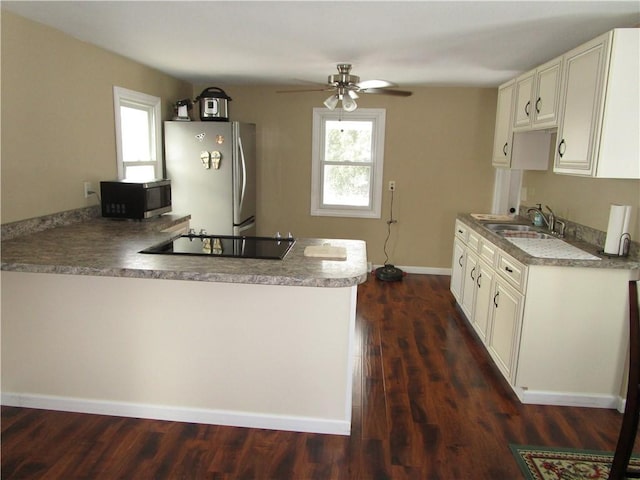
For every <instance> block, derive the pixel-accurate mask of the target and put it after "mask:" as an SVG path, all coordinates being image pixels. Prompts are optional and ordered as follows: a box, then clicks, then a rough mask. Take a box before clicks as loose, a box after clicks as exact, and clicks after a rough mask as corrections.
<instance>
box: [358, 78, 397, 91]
mask: <svg viewBox="0 0 640 480" xmlns="http://www.w3.org/2000/svg"><path fill="white" fill-rule="evenodd" d="M357 85H358V87H359V88H360V90H363V89H367V88H387V87H397V86H398V85H396V84H395V83H392V82H388V81H386V80H364V81H363V82H360V83H358V84H357Z"/></svg>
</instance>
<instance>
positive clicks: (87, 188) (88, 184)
mask: <svg viewBox="0 0 640 480" xmlns="http://www.w3.org/2000/svg"><path fill="white" fill-rule="evenodd" d="M83 185H84V198H89V195H90V194H92V193H93V187H92V186H91V182H84V184H83Z"/></svg>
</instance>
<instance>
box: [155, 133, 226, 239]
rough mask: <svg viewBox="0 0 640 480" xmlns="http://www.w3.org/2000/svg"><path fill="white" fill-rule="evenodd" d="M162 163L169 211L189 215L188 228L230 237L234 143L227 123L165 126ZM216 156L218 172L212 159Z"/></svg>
mask: <svg viewBox="0 0 640 480" xmlns="http://www.w3.org/2000/svg"><path fill="white" fill-rule="evenodd" d="M164 134H165V159H166V160H165V161H166V169H167V178H169V179H171V197H172V207H173V208H172V209H173V211H174V212H175V213H180V214H190V215H191V227H193V228H194V229H195V230H196V231H200V230H201V229H204V230H206V231H207V233H209V234H218V235H232V234H233V224H234V221H233V211H234V209H233V203H234V202H233V196H234V193H233V191H234V181H233V167H234V165H233V164H234V159H233V154H234V141H233V133H232V128H231V124H230V123H223V122H165V124H164ZM216 152H219V153H220V164H219V168H215V165H214V161H213V159H212V157H215V156H217V153H216Z"/></svg>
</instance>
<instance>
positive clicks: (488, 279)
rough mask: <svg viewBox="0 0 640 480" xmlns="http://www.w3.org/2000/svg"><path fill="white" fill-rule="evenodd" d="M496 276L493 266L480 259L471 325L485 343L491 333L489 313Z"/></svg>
mask: <svg viewBox="0 0 640 480" xmlns="http://www.w3.org/2000/svg"><path fill="white" fill-rule="evenodd" d="M495 276H496V275H495V272H494V270H493V268H492V267H490V266H489V265H488V264H487V263H485V262H483V261H482V260H479V261H478V266H477V275H476V285H475V290H476V294H475V295H476V298H475V310H474V314H473V320H472V322H471V325H473V328H475V330H476V333H477V334H478V336H479V337H480V339H481V340H482V341H483V342H484V343H486V342H487V336H488V334H489V315H490V313H491V300H492V298H493V296H492V292H493V288H494V285H493V282H494V279H495Z"/></svg>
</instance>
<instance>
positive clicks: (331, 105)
mask: <svg viewBox="0 0 640 480" xmlns="http://www.w3.org/2000/svg"><path fill="white" fill-rule="evenodd" d="M337 67H338V74H337V75H336V74H334V75H329V77H328V78H327V84H326V85H325V86H323V87H322V88H311V89H302V90H280V91H278V93H292V92H322V91H332V92H334V93H332V94H331V95H330V96H329V97H328V98H327V99H326V100H325V101H324V105H325V107H327V108H328V109H329V110H334V109H335V108H336V106H337V105H338V102H339V101H342V108H343V110H345V111H346V112H353V111H354V110H355V109H356V108H358V104H357V103H356V102H355V100H356V99H357V98H359V94H361V93H375V94H382V95H395V96H397V97H408V96H410V95H411V93H412V92H409V91H407V90H391V89H390V87H397V85H396V84H395V83H392V82H388V81H387V80H364V81H362V82H361V81H360V77H358V76H357V75H351V64H350V63H339V64H338V65H337Z"/></svg>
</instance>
